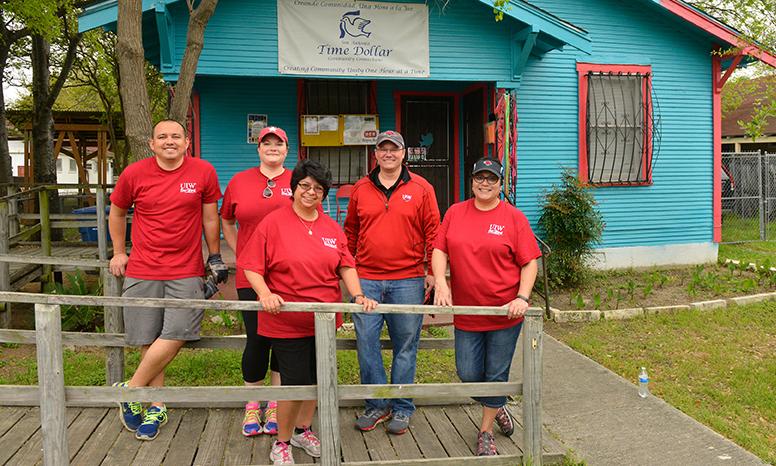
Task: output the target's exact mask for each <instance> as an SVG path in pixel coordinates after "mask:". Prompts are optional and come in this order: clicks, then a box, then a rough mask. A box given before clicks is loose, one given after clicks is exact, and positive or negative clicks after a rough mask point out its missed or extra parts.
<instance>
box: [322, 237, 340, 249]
mask: <svg viewBox="0 0 776 466" xmlns="http://www.w3.org/2000/svg"><path fill="white" fill-rule="evenodd" d="M321 240H322V241H323V245H324V246H326V247H327V248H332V249H337V238H324V237H321Z"/></svg>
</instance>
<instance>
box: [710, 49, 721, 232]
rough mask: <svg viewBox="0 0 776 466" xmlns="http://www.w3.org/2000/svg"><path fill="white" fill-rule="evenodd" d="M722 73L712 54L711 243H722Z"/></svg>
mask: <svg viewBox="0 0 776 466" xmlns="http://www.w3.org/2000/svg"><path fill="white" fill-rule="evenodd" d="M721 72H722V58H721V57H720V56H719V55H717V54H713V55H712V56H711V75H712V80H711V81H712V82H711V84H712V89H711V92H712V99H711V102H712V103H711V108H712V110H711V114H712V120H713V122H712V128H713V138H712V139H713V141H714V142H713V147H714V149H713V152H714V156H713V157H714V168H713V172H712V183H713V184H712V216H713V220H712V222H713V227H712V229H713V241H714V242H715V243H719V242H721V241H722V86H721V85H720V83H719V81H720V74H721Z"/></svg>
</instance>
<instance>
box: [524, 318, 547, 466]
mask: <svg viewBox="0 0 776 466" xmlns="http://www.w3.org/2000/svg"><path fill="white" fill-rule="evenodd" d="M543 325H544V322H543V321H542V317H541V316H529V317H526V318H525V320H524V321H523V336H524V338H523V429H524V430H523V444H524V445H525V449H524V451H523V462H524V464H525V463H528V462H530V464H532V465H535V466H541V464H542V327H543Z"/></svg>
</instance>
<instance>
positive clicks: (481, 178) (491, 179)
mask: <svg viewBox="0 0 776 466" xmlns="http://www.w3.org/2000/svg"><path fill="white" fill-rule="evenodd" d="M472 179H473V180H474V181H475V182H476V183H484V182H486V181H487V182H488V184H496V183H498V182H499V180H500V178H499V177H498V176H496V175H485V174H483V173H477V174H476V175H473V176H472Z"/></svg>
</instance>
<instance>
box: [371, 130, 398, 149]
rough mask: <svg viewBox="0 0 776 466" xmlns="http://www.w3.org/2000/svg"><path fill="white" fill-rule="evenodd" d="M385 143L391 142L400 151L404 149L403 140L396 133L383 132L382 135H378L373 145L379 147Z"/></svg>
mask: <svg viewBox="0 0 776 466" xmlns="http://www.w3.org/2000/svg"><path fill="white" fill-rule="evenodd" d="M385 141H388V142H392V143H394V144H396V145H397V146H399V147H401V148H402V149H404V138H403V137H402V135H401V134H399V133H397V132H396V131H383V132H382V133H380V134H378V135H377V142H376V143H375V145H376V146H379V145H380V144H382V143H384V142H385Z"/></svg>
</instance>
